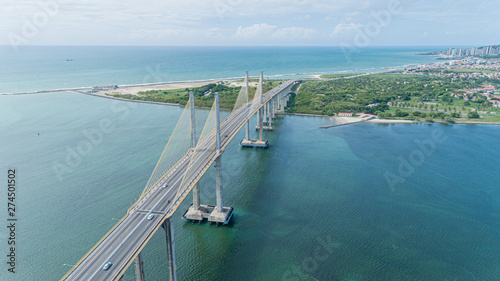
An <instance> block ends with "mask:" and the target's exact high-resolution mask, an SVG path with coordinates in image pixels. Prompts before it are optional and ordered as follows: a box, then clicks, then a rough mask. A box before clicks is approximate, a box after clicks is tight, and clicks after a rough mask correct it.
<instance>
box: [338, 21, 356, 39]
mask: <svg viewBox="0 0 500 281" xmlns="http://www.w3.org/2000/svg"><path fill="white" fill-rule="evenodd" d="M363 27H364V25H362V24H360V23H358V24H356V23H352V22H351V23H339V24H337V26H335V29H334V30H333V32H332V34H331V35H332V36H333V37H334V38H343V37H346V36H351V35H353V34H354V31H355V30H356V29H359V28H363Z"/></svg>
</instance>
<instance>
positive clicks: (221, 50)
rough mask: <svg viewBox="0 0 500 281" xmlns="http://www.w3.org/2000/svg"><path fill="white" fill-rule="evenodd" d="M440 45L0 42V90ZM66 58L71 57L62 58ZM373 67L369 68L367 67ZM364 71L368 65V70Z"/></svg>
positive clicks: (313, 67)
mask: <svg viewBox="0 0 500 281" xmlns="http://www.w3.org/2000/svg"><path fill="white" fill-rule="evenodd" d="M442 49H446V48H445V47H442V48H440V47H385V48H374V47H371V48H365V49H361V51H360V52H359V53H354V54H353V55H352V56H349V57H346V56H345V55H344V52H343V51H342V49H341V48H338V47H299V48H298V47H40V46H35V47H34V46H31V47H30V46H26V47H23V48H21V49H20V51H19V52H17V53H16V52H14V51H13V50H12V48H11V47H9V46H0V61H1V62H2V63H1V64H0V93H6V92H8V93H10V92H24V91H36V90H44V89H61V88H74V87H84V86H96V85H110V84H119V85H124V84H125V85H130V84H142V83H154V82H167V81H185V80H203V79H213V78H228V77H243V76H244V75H245V70H249V71H250V75H255V76H256V75H258V74H259V73H260V71H261V70H264V74H265V75H266V76H267V75H280V74H295V73H312V72H335V71H352V70H366V69H372V68H382V67H394V66H402V65H407V64H416V63H425V62H435V60H433V57H430V56H417V55H415V53H418V52H426V51H431V50H442ZM69 59H72V61H67V60H69ZM372 70H373V69H372ZM368 71H369V70H368Z"/></svg>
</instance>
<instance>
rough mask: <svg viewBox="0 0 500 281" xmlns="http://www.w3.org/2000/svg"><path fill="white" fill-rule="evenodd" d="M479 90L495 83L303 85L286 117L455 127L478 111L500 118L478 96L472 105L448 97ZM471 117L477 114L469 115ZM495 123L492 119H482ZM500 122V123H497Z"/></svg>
mask: <svg viewBox="0 0 500 281" xmlns="http://www.w3.org/2000/svg"><path fill="white" fill-rule="evenodd" d="M483 84H493V85H495V86H497V87H498V85H499V84H500V81H499V80H498V79H488V78H482V77H479V78H453V77H435V76H428V75H405V74H375V75H368V76H362V77H356V78H352V79H338V80H331V81H321V80H313V81H306V82H305V83H304V84H302V86H301V87H300V90H299V92H298V93H297V95H296V96H294V98H293V101H292V99H291V100H290V102H289V107H288V109H287V112H289V113H306V114H321V115H333V114H335V113H339V112H353V113H357V112H364V113H374V114H378V115H379V116H380V117H382V118H395V119H407V120H426V121H430V120H432V121H434V120H436V121H445V122H454V121H455V120H456V119H458V120H457V121H464V120H469V119H476V118H479V117H476V114H477V112H476V111H488V112H493V113H497V114H500V110H499V109H498V108H495V107H493V106H491V104H490V103H489V102H487V100H486V99H485V98H484V97H483V96H482V95H480V93H477V94H476V95H475V99H476V100H475V101H474V102H472V101H466V100H463V99H458V98H455V97H452V95H453V94H454V93H460V92H459V91H458V90H459V89H473V88H477V87H478V86H480V85H483ZM469 112H474V113H475V114H469ZM480 117H481V120H479V121H483V119H484V118H485V117H488V120H492V119H493V120H496V118H495V117H496V116H495V115H483V116H480ZM499 119H500V118H499Z"/></svg>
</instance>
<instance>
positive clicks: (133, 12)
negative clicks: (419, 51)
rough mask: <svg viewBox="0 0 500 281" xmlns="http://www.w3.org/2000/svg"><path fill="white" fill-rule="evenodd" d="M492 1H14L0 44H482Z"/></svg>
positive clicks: (495, 29)
mask: <svg viewBox="0 0 500 281" xmlns="http://www.w3.org/2000/svg"><path fill="white" fill-rule="evenodd" d="M498 12H500V4H498V3H496V2H495V1H480V2H479V3H477V2H476V3H470V2H468V1H447V0H446V1H445V0H442V1H432V2H431V1H421V2H417V1H398V0H388V1H376V2H375V1H361V0H359V1H358V0H356V1H344V0H342V1H335V2H334V3H331V2H328V3H323V1H318V0H311V1H305V0H293V1H283V0H269V1H256V2H251V3H250V2H248V1H242V0H216V1H210V2H206V1H203V2H200V1H193V0H189V1H182V2H181V1H156V0H155V1H150V2H149V3H148V4H147V5H144V4H143V3H139V2H132V1H129V2H120V1H107V2H106V3H101V2H99V1H96V0H91V1H83V0H75V1H70V0H45V1H30V0H23V1H16V2H15V3H7V4H4V12H3V13H2V19H1V20H0V22H1V23H2V24H1V25H0V31H1V32H2V34H4V36H2V39H1V40H0V44H1V45H153V46H353V45H354V46H362V47H366V46H454V47H461V46H486V45H494V44H497V43H498V42H495V40H496V39H495V38H496V37H495V35H497V34H499V32H500V24H499V23H500V22H499V20H498V19H497V17H496V15H497V14H498Z"/></svg>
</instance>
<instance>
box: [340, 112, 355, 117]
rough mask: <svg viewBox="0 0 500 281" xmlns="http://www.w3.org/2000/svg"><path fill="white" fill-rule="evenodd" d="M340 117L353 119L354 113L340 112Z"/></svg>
mask: <svg viewBox="0 0 500 281" xmlns="http://www.w3.org/2000/svg"><path fill="white" fill-rule="evenodd" d="M338 115H339V116H340V117H352V115H353V113H352V112H351V113H346V112H339V114H338Z"/></svg>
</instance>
